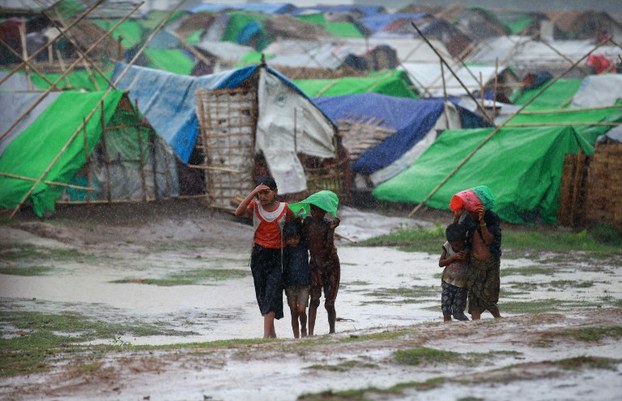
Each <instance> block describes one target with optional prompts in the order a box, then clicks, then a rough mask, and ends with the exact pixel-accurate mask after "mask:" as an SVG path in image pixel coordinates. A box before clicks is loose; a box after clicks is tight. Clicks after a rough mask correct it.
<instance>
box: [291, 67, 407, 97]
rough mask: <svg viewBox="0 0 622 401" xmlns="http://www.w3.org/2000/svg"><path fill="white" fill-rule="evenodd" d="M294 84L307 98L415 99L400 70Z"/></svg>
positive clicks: (295, 81)
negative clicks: (363, 95) (367, 96)
mask: <svg viewBox="0 0 622 401" xmlns="http://www.w3.org/2000/svg"><path fill="white" fill-rule="evenodd" d="M294 83H295V84H296V86H298V87H299V88H300V90H302V91H303V92H304V93H305V94H306V95H307V96H309V97H320V96H322V97H328V96H341V95H354V94H361V93H379V94H384V95H389V96H394V97H403V98H411V99H415V98H417V93H416V92H415V91H414V90H413V89H412V83H411V82H410V79H409V78H408V75H406V73H405V72H404V71H400V70H388V71H378V72H370V73H369V75H368V76H366V77H342V78H335V79H296V80H294Z"/></svg>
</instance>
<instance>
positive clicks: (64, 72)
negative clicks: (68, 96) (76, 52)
mask: <svg viewBox="0 0 622 401" xmlns="http://www.w3.org/2000/svg"><path fill="white" fill-rule="evenodd" d="M56 57H58V63H59V64H60V71H61V72H62V75H63V77H64V79H65V84H66V85H67V87H68V88H70V87H71V81H69V77H68V76H67V75H69V73H70V72H71V71H69V70H67V68H66V67H65V60H63V56H62V55H61V54H60V51H59V50H58V49H56Z"/></svg>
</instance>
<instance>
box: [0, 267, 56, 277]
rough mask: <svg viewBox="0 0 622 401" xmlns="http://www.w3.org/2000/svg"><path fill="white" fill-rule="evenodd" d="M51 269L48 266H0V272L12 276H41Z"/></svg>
mask: <svg viewBox="0 0 622 401" xmlns="http://www.w3.org/2000/svg"><path fill="white" fill-rule="evenodd" d="M52 270H53V268H52V267H49V266H12V267H0V274H9V275H12V276H43V275H45V274H47V273H49V272H51V271H52Z"/></svg>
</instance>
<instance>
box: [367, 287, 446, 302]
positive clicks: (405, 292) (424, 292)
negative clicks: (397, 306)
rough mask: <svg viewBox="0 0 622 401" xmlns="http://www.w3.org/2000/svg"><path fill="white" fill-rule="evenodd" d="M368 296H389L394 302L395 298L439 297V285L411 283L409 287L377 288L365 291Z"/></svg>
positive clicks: (409, 299)
mask: <svg viewBox="0 0 622 401" xmlns="http://www.w3.org/2000/svg"><path fill="white" fill-rule="evenodd" d="M367 296H368V297H375V298H389V299H390V300H391V302H395V301H396V299H395V298H406V299H405V300H400V301H399V302H402V303H403V302H410V301H416V300H420V299H422V298H439V296H440V286H421V285H413V286H411V287H397V288H378V289H376V290H374V291H371V292H368V293H367ZM377 302H378V300H370V301H369V302H364V303H363V304H366V303H377Z"/></svg>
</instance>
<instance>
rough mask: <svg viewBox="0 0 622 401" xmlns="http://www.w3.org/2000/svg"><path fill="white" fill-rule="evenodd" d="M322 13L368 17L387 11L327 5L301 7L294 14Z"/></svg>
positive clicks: (354, 6) (378, 7)
mask: <svg viewBox="0 0 622 401" xmlns="http://www.w3.org/2000/svg"><path fill="white" fill-rule="evenodd" d="M314 11H317V12H320V13H328V12H332V13H350V12H359V13H361V14H363V15H364V16H366V17H369V16H372V15H375V14H382V13H384V11H385V9H384V7H383V6H363V5H349V4H339V5H334V6H327V5H317V6H311V7H299V8H298V10H296V11H295V12H294V14H302V13H308V12H314Z"/></svg>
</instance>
